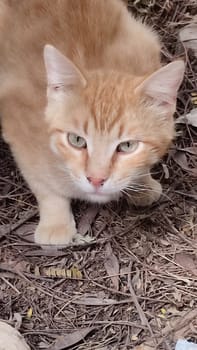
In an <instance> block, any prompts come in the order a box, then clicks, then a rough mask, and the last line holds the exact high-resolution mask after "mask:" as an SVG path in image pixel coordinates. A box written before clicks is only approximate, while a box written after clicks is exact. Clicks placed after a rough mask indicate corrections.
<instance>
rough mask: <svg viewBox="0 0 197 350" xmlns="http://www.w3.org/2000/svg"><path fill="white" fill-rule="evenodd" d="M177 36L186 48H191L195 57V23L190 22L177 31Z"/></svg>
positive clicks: (196, 43) (196, 29)
mask: <svg viewBox="0 0 197 350" xmlns="http://www.w3.org/2000/svg"><path fill="white" fill-rule="evenodd" d="M179 38H180V40H181V41H182V42H183V43H184V45H185V47H186V48H187V49H192V50H193V51H194V54H195V56H196V57H197V23H191V24H189V25H187V26H185V27H183V28H182V29H181V30H180V32H179Z"/></svg>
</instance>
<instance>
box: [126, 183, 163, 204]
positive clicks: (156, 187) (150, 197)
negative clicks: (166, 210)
mask: <svg viewBox="0 0 197 350" xmlns="http://www.w3.org/2000/svg"><path fill="white" fill-rule="evenodd" d="M161 195H162V187H161V184H160V183H159V182H158V181H156V180H154V179H152V178H151V179H150V181H149V183H148V184H147V189H146V190H144V191H143V192H139V193H138V194H137V195H136V196H135V197H134V198H133V202H134V204H135V205H136V206H142V207H146V206H149V205H151V204H153V203H154V202H157V201H158V200H159V198H160V197H161Z"/></svg>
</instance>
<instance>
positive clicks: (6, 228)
mask: <svg viewBox="0 0 197 350" xmlns="http://www.w3.org/2000/svg"><path fill="white" fill-rule="evenodd" d="M37 213H38V210H37V209H31V210H29V211H28V212H25V213H24V215H23V217H22V218H21V219H19V220H18V221H17V222H15V223H14V224H8V225H0V237H3V236H5V235H7V234H9V233H10V232H12V231H14V230H16V229H17V228H18V227H19V226H21V225H23V224H24V223H25V222H26V221H28V220H29V219H31V218H32V217H34V216H35V215H36V214H37Z"/></svg>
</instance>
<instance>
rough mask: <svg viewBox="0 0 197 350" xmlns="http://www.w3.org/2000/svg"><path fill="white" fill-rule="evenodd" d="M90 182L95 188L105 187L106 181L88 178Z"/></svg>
mask: <svg viewBox="0 0 197 350" xmlns="http://www.w3.org/2000/svg"><path fill="white" fill-rule="evenodd" d="M87 179H88V181H89V182H90V183H91V184H92V185H93V186H94V187H97V188H98V187H101V186H103V184H104V182H105V180H106V179H102V178H97V177H91V176H90V177H87Z"/></svg>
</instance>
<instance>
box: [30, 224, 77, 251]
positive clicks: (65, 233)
mask: <svg viewBox="0 0 197 350" xmlns="http://www.w3.org/2000/svg"><path fill="white" fill-rule="evenodd" d="M75 234H76V228H75V226H74V225H73V224H72V223H71V225H70V226H69V225H66V224H56V225H54V224H53V225H50V226H48V225H45V224H42V223H40V224H39V225H38V227H37V229H36V231H35V236H34V240H35V243H37V244H39V245H57V246H61V245H67V244H69V243H71V241H72V239H73V238H74V236H75Z"/></svg>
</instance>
